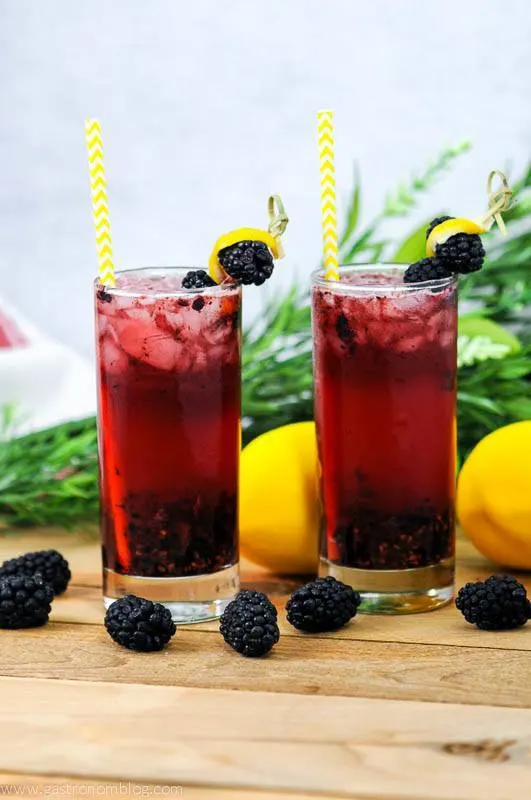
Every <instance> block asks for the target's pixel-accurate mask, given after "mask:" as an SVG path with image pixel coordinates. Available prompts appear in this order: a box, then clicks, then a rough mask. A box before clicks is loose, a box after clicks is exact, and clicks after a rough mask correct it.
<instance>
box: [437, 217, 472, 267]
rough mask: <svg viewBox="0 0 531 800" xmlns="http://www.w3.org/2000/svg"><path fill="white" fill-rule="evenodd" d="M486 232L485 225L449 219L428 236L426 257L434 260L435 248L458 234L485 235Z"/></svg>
mask: <svg viewBox="0 0 531 800" xmlns="http://www.w3.org/2000/svg"><path fill="white" fill-rule="evenodd" d="M486 230H487V229H486V228H485V227H484V226H483V225H480V224H479V223H478V222H474V221H473V220H471V219H461V218H456V219H447V220H445V221H444V222H440V223H439V224H438V225H436V226H435V228H434V229H433V230H432V231H431V233H430V235H429V236H428V240H427V242H426V255H427V256H428V258H432V257H433V256H434V255H435V247H436V246H437V245H438V244H444V242H446V241H448V239H449V238H450V236H454V235H455V234H456V233H485V231H486Z"/></svg>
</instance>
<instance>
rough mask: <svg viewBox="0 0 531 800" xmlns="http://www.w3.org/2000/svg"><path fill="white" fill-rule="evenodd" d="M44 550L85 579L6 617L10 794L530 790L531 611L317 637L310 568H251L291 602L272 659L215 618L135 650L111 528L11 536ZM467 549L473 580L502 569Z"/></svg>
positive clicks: (2, 706) (11, 543) (0, 754)
mask: <svg viewBox="0 0 531 800" xmlns="http://www.w3.org/2000/svg"><path fill="white" fill-rule="evenodd" d="M43 547H56V548H57V549H59V550H61V552H63V554H64V555H65V556H66V557H67V558H68V559H69V561H70V563H71V566H72V569H73V579H72V585H71V587H70V589H69V590H68V592H67V593H66V595H65V596H64V597H61V598H58V599H57V600H56V601H55V602H54V607H53V613H52V618H51V622H50V624H49V625H48V626H47V627H46V628H43V629H36V630H28V631H0V795H2V794H4V795H6V796H18V797H35V796H54V794H55V796H62V797H80V796H96V797H97V796H119V797H124V798H127V797H139V796H151V797H156V796H158V797H161V796H164V797H184V798H190V800H198V799H199V798H205V800H226V799H227V798H235V800H237V799H238V798H241V799H242V800H243V798H245V799H246V800H247V798H248V799H249V800H288V798H290V800H301V798H310V797H313V798H315V797H318V798H328V799H329V800H330V798H340V797H342V798H343V797H349V798H358V799H359V800H361V799H362V798H364V799H368V798H378V799H379V800H381V799H383V798H386V799H387V800H398V798H400V800H410V799H411V800H412V799H413V798H415V799H418V800H447V799H448V800H450V799H452V800H476V798H489V800H498V799H499V800H508V798H516V799H517V800H520V798H531V624H530V625H528V626H526V627H524V628H522V629H520V630H517V631H511V632H500V633H485V632H481V631H478V630H477V629H475V628H473V627H472V626H470V625H467V624H466V623H465V622H464V621H463V619H462V617H461V616H460V615H459V614H458V613H457V611H456V610H455V608H453V607H447V608H445V609H442V610H439V611H435V612H431V613H428V614H420V615H414V616H402V617H383V616H382V617H379V616H365V615H363V616H362V615H359V616H358V617H356V619H355V620H354V621H353V622H352V623H351V624H350V625H349V626H348V627H346V628H344V629H343V630H341V631H338V632H337V633H331V634H322V635H319V636H308V635H303V634H299V633H298V632H297V631H295V630H294V629H293V628H291V626H289V625H288V624H287V623H286V621H285V616H284V610H283V608H284V603H285V600H286V598H287V596H288V595H289V593H290V592H291V591H292V590H293V589H294V588H295V587H296V586H297V585H298V584H299V582H300V581H299V580H298V579H295V578H292V577H289V576H287V577H282V576H275V575H271V574H269V573H267V572H265V571H263V570H260V569H258V568H256V567H253V566H252V565H249V564H244V565H243V578H244V582H245V584H246V585H247V586H252V587H254V588H258V589H260V590H262V591H265V592H267V593H268V594H269V595H270V596H271V597H272V599H273V600H274V602H275V603H276V605H277V606H278V608H279V610H280V628H281V639H280V642H279V644H278V645H277V646H276V647H275V648H274V650H273V652H272V653H271V654H270V656H268V657H267V658H265V659H245V658H242V657H241V656H238V655H237V654H235V653H234V652H233V651H232V650H230V648H228V647H227V646H226V645H225V644H224V643H223V641H222V639H221V637H220V635H219V633H218V630H217V624H215V623H204V624H202V625H195V626H185V627H182V628H179V629H178V632H177V635H176V636H175V637H174V639H173V640H172V643H171V645H170V646H169V647H168V649H167V650H165V651H164V652H163V653H154V654H138V653H130V652H128V651H127V650H124V649H122V648H120V647H118V646H117V645H116V644H114V643H113V642H112V641H111V640H110V638H109V637H108V636H107V634H106V632H105V630H104V628H103V626H102V620H103V606H102V602H101V587H100V556H99V547H98V543H97V541H96V539H95V538H94V535H93V534H81V533H80V534H65V533H61V532H58V531H37V532H35V531H33V532H32V533H31V535H27V534H17V535H14V536H9V537H6V536H4V537H2V538H1V539H0V557H1V558H2V559H5V558H8V557H11V556H13V555H18V554H19V553H21V552H24V551H27V550H32V549H40V548H43ZM458 562H459V568H458V585H461V584H463V583H464V582H465V581H467V580H473V579H475V578H478V577H483V576H485V575H488V574H491V573H492V572H493V571H495V568H494V567H492V565H489V564H487V563H486V562H485V561H484V560H483V559H482V558H481V557H480V556H479V555H478V554H477V553H476V551H475V550H474V549H473V548H472V546H471V545H470V544H468V543H466V542H464V541H460V542H459V546H458ZM522 579H523V578H522ZM523 580H524V582H525V583H527V585H528V588H529V589H530V590H531V576H530V575H528V576H527V578H526V579H523Z"/></svg>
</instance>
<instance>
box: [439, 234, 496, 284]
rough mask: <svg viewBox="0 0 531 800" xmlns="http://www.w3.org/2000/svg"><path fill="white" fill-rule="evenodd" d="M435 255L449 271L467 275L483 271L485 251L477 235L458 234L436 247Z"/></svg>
mask: <svg viewBox="0 0 531 800" xmlns="http://www.w3.org/2000/svg"><path fill="white" fill-rule="evenodd" d="M435 255H436V256H437V259H438V260H439V262H440V263H441V264H442V265H443V266H445V267H446V268H447V269H449V270H451V271H452V272H459V273H460V274H461V275H467V274H468V273H470V272H477V271H478V269H481V267H482V266H483V261H484V259H485V249H484V247H483V243H482V241H481V237H480V236H478V234H477V233H456V234H454V235H453V236H450V238H449V239H448V240H447V241H446V242H444V243H443V244H436V245H435Z"/></svg>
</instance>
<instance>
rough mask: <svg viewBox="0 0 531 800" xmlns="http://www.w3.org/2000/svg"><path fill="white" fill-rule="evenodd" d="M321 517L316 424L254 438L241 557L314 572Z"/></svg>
mask: <svg viewBox="0 0 531 800" xmlns="http://www.w3.org/2000/svg"><path fill="white" fill-rule="evenodd" d="M319 520H320V512H319V500H318V479H317V443H316V438H315V425H314V423H313V422H297V423H294V424H292V425H284V426H283V427H281V428H276V429H275V430H272V431H268V432H267V433H264V434H262V435H261V436H258V437H257V438H256V439H253V441H252V442H250V444H248V445H247V447H245V448H244V450H243V451H242V454H241V461H240V548H241V552H242V555H243V556H245V557H246V558H248V559H250V560H251V561H254V562H255V563H256V564H259V565H260V566H262V567H266V568H268V569H270V570H272V571H274V572H279V573H291V574H307V573H315V572H316V570H317V561H318V550H319Z"/></svg>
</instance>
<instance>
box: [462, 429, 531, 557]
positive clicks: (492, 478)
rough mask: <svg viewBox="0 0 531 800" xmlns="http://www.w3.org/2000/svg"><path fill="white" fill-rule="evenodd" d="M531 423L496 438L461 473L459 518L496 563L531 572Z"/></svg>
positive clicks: (502, 431) (479, 449)
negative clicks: (530, 570)
mask: <svg viewBox="0 0 531 800" xmlns="http://www.w3.org/2000/svg"><path fill="white" fill-rule="evenodd" d="M530 454H531V420H530V421H525V422H515V423H513V424H512V425H506V426H504V427H503V428H499V429H498V430H496V431H494V432H493V433H490V434H489V435H488V436H486V437H485V438H484V439H482V440H481V442H480V443H479V444H478V445H477V446H476V447H475V448H474V450H473V451H472V453H471V454H470V455H469V457H468V458H467V460H466V461H465V463H464V464H463V466H462V468H461V472H460V475H459V482H458V485H457V513H458V516H459V521H460V523H461V526H462V528H463V530H464V531H465V533H466V535H467V536H468V538H469V539H470V540H471V541H472V542H473V543H474V544H475V546H476V547H477V549H478V550H479V551H480V552H481V553H482V554H483V555H484V556H486V557H487V558H489V559H490V560H491V561H495V562H497V563H498V564H503V565H504V566H507V567H513V568H515V569H531V457H530Z"/></svg>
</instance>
